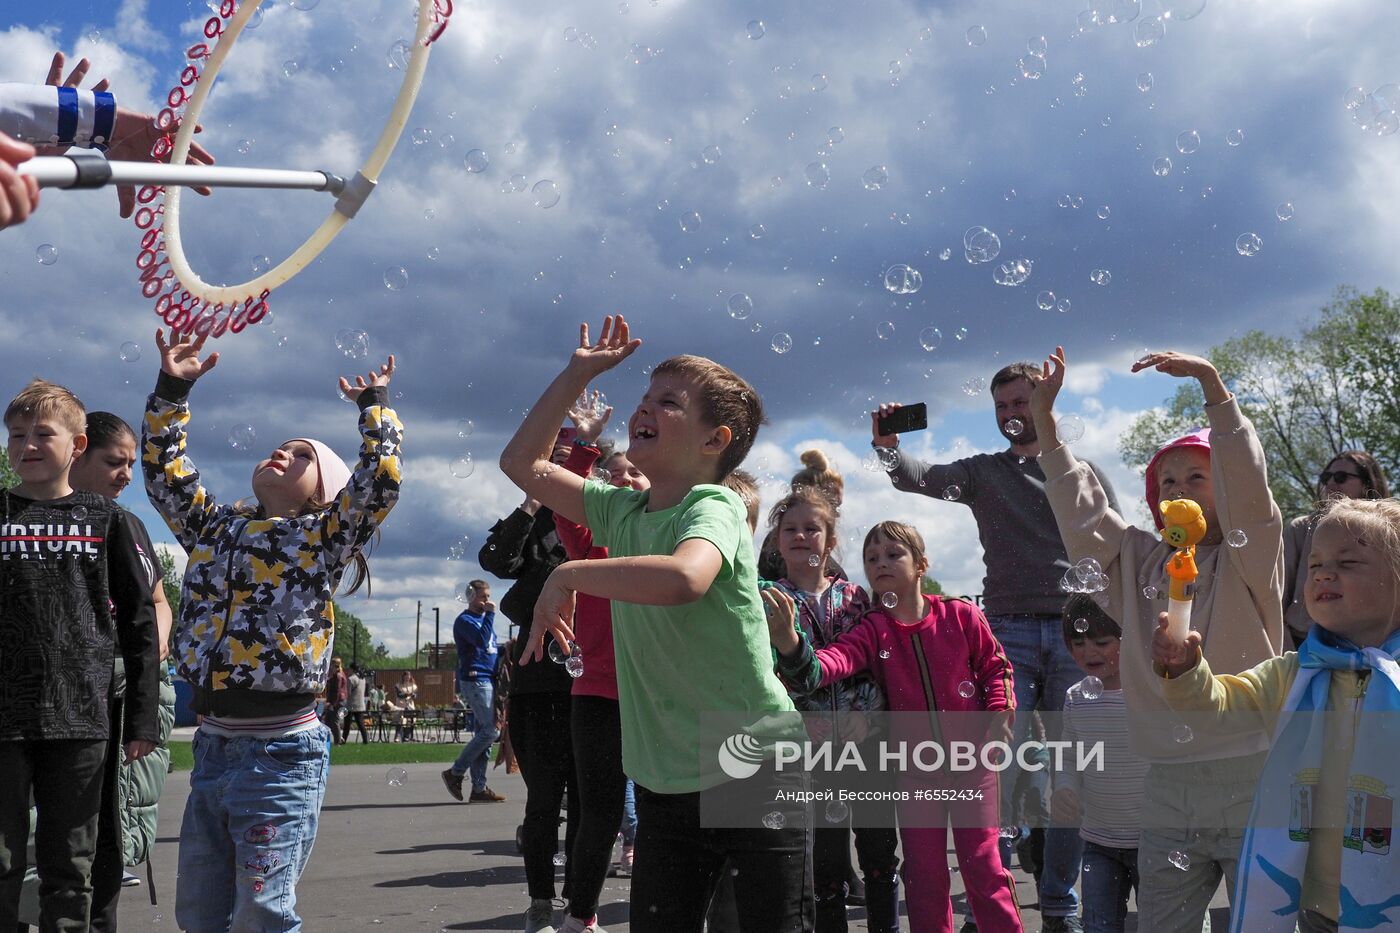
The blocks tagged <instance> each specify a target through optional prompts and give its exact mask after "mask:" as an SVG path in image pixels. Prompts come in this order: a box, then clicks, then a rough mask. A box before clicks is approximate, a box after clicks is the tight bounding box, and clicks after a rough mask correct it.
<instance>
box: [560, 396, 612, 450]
mask: <svg viewBox="0 0 1400 933" xmlns="http://www.w3.org/2000/svg"><path fill="white" fill-rule="evenodd" d="M602 394H603V393H601V392H599V391H598V390H597V389H594V390H593V394H592V396H591V397H590V396H589V394H588V392H584V393H583V394H582V395H580V396H579V397H578V401H576V402H574V404H573V406H572V407H571V408H570V409H569V420H570V421H572V422H573V423H574V427H575V428H577V429H578V439H579V440H581V441H583V442H584V443H586V444H592V443H593V442H594V441H596V440H597V439H598V436H599V435H600V434H602V433H603V428H605V427H607V426H608V419H609V418H611V417H612V412H613V410H612V406H611V405H608V406H606V407H604V408H601V409H600V408H599V407H598V399H599V397H600V396H601V395H602Z"/></svg>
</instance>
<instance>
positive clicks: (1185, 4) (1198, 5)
mask: <svg viewBox="0 0 1400 933" xmlns="http://www.w3.org/2000/svg"><path fill="white" fill-rule="evenodd" d="M1162 7H1163V10H1164V12H1163V13H1162V15H1163V16H1165V17H1167V18H1168V19H1172V20H1175V21H1177V22H1185V21H1186V20H1188V19H1195V18H1196V17H1197V16H1200V15H1201V11H1202V10H1204V9H1205V8H1206V0H1166V2H1164V3H1163V4H1162Z"/></svg>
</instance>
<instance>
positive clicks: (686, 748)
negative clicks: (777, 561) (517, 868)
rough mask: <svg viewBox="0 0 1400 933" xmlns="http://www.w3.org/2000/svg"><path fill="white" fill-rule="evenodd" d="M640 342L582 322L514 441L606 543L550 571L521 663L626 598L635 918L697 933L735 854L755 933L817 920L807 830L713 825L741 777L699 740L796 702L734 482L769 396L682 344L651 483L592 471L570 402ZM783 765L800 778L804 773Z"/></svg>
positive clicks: (670, 367)
mask: <svg viewBox="0 0 1400 933" xmlns="http://www.w3.org/2000/svg"><path fill="white" fill-rule="evenodd" d="M640 344H641V341H639V340H633V339H631V336H630V333H629V329H628V326H627V323H626V321H625V320H623V318H622V317H621V316H620V315H619V316H618V317H617V318H616V319H614V318H612V317H608V318H605V319H604V322H603V330H602V333H601V335H600V337H599V339H598V342H597V343H592V342H591V341H590V340H589V339H588V327H587V325H584V326H583V327H582V328H581V331H580V340H579V345H578V349H576V350H575V351H574V353H573V356H572V358H571V359H570V361H569V363H568V365H567V366H566V367H565V368H564V371H563V372H562V373H560V375H559V376H558V377H556V378H555V380H554V381H553V382H552V383H551V384H550V386H549V388H548V389H546V390H545V393H544V395H543V396H541V397H540V399H539V401H538V402H536V403H535V404H534V405H533V406H532V407H531V408H530V411H529V414H528V415H527V416H526V418H525V421H524V423H523V424H521V426H520V428H519V430H518V431H517V432H516V434H515V436H514V437H513V438H512V439H511V441H510V443H509V444H508V445H507V446H506V449H505V451H504V452H503V453H502V454H501V469H502V470H503V471H504V472H505V473H506V475H507V476H509V477H510V478H511V480H512V481H514V482H515V483H516V484H517V485H518V486H520V487H521V488H522V489H524V490H525V492H526V493H527V494H529V495H531V496H533V497H534V498H536V499H538V500H540V501H541V502H542V503H544V504H545V505H546V506H548V507H550V508H551V509H553V510H554V511H555V512H556V513H557V514H559V515H562V516H564V517H565V518H568V519H570V520H572V521H575V522H578V523H580V524H584V525H587V526H588V528H589V530H590V531H592V533H593V544H594V546H597V547H606V548H607V549H608V554H609V556H608V557H607V558H606V559H603V560H580V561H568V562H566V563H564V564H561V565H560V566H559V567H558V568H557V569H556V570H555V571H554V572H553V573H552V574H551V575H550V578H549V580H548V581H547V582H546V584H545V586H544V589H543V591H542V592H541V594H540V597H539V600H538V602H537V603H536V606H535V623H534V626H533V627H532V629H531V632H530V634H529V636H528V637H529V639H530V645H529V647H528V648H527V649H526V651H525V654H524V656H523V659H522V663H539V659H541V658H542V657H543V655H544V638H545V635H546V634H548V633H552V634H553V636H554V637H555V639H556V640H557V641H558V642H559V643H560V644H561V646H566V645H567V643H568V642H569V641H570V640H571V639H572V637H573V632H572V629H571V627H570V623H571V619H572V617H573V610H574V602H575V594H576V593H580V592H584V593H590V594H592V595H594V596H598V597H601V598H603V599H609V600H611V601H612V618H613V643H614V649H615V653H616V661H617V687H618V703H619V706H620V712H621V719H622V749H623V752H622V754H623V766H624V770H625V771H626V772H627V774H628V775H629V776H631V777H632V778H633V780H634V781H635V782H636V785H637V811H638V812H637V822H638V829H637V847H636V869H635V872H634V874H633V876H632V892H631V901H632V909H631V920H630V924H631V928H632V929H633V930H634V931H637V933H692V931H694V933H698V931H699V930H700V927H701V923H702V920H703V917H704V913H705V906H706V903H707V902H708V899H709V894H710V891H711V889H712V888H713V887H714V883H715V879H716V877H717V875H718V873H719V872H720V870H721V866H722V865H723V864H724V862H725V859H726V858H728V859H730V864H731V865H732V867H733V870H734V871H736V872H737V874H735V876H734V882H735V894H736V897H737V899H738V903H739V913H740V916H741V918H742V922H743V924H744V930H745V931H746V933H751V931H773V933H779V931H797V930H809V929H810V928H811V923H812V913H811V911H812V907H811V904H812V875H811V865H810V863H809V861H808V835H807V828H806V826H805V825H804V824H801V823H799V821H798V820H796V819H791V820H788V821H787V823H786V824H785V825H783V826H780V827H770V826H765V825H762V824H760V823H759V822H758V819H757V818H755V821H754V824H753V825H752V826H744V827H742V828H721V827H718V826H711V825H705V824H704V823H703V822H702V819H701V809H700V803H701V800H700V798H701V792H702V791H706V790H709V789H712V788H717V787H719V786H720V785H722V784H725V782H726V781H727V777H726V775H725V774H724V772H723V771H722V770H721V769H720V766H719V760H718V755H717V749H710V748H702V747H701V742H702V729H701V715H702V713H705V712H709V711H723V712H726V713H733V714H737V715H742V716H744V717H748V718H752V719H753V720H759V719H763V718H766V717H771V716H774V715H780V714H787V715H792V714H794V713H795V710H794V708H793V705H792V701H791V700H789V699H788V696H787V693H786V691H784V689H783V686H782V684H781V683H779V681H778V678H777V676H776V675H775V674H774V673H773V662H772V655H771V652H770V650H769V647H768V634H767V629H766V627H765V625H764V621H763V610H762V600H761V598H760V596H759V592H758V578H757V573H756V571H755V558H754V549H753V542H752V539H751V537H750V534H749V530H748V526H747V525H746V523H745V520H744V506H743V503H742V502H741V501H740V500H739V497H738V496H737V495H736V494H735V493H734V492H732V491H731V490H728V489H726V488H724V487H723V486H720V485H719V483H720V481H721V480H723V479H724V478H725V477H726V476H727V475H728V474H729V473H730V472H731V471H732V470H733V469H734V468H735V467H737V466H738V465H739V463H740V462H741V461H742V460H743V458H744V456H745V454H747V453H748V450H749V448H750V447H751V446H752V444H753V441H754V437H755V436H756V434H757V432H758V427H759V425H760V424H761V423H762V421H763V406H762V402H761V401H760V400H759V396H758V393H757V392H755V391H754V389H753V387H752V386H751V385H749V384H748V383H747V382H745V381H744V380H743V379H742V378H740V377H739V376H738V375H736V374H735V373H733V372H731V371H730V370H728V369H725V368H724V367H723V366H720V365H719V364H718V363H714V362H712V361H710V360H707V359H703V358H701V357H694V356H680V357H673V358H671V359H668V360H666V361H664V362H662V363H660V364H659V365H657V367H656V368H655V370H653V372H652V375H651V381H650V384H649V385H648V387H647V390H646V393H645V394H644V395H643V397H642V400H641V402H640V403H639V404H638V405H637V408H636V410H635V411H634V412H633V414H632V417H631V419H630V420H629V422H628V437H629V440H628V448H627V456H628V458H629V459H630V460H631V461H632V462H633V463H634V464H636V466H637V468H638V469H640V470H641V471H642V472H643V473H644V474H645V475H646V477H647V478H648V479H649V480H650V481H651V488H650V489H649V490H646V491H644V492H641V491H637V490H635V489H631V488H628V487H615V486H603V485H599V484H592V483H588V484H586V483H585V482H584V480H583V477H581V476H578V475H576V474H574V473H571V472H569V471H568V470H563V469H560V468H558V467H556V466H555V465H554V464H552V463H550V462H549V452H550V448H551V446H552V444H553V440H554V435H555V430H556V428H557V426H558V424H559V422H560V420H561V419H562V418H563V417H564V415H565V414H566V413H567V412H568V410H569V406H570V405H571V404H572V403H573V402H574V400H575V399H577V398H578V396H579V394H580V393H581V392H583V390H584V389H585V387H587V386H588V384H589V383H590V382H592V381H593V380H594V379H595V378H596V377H598V376H599V375H601V374H602V373H604V372H606V371H607V370H609V369H612V368H613V367H614V366H616V365H618V364H619V363H621V362H622V361H623V360H624V359H626V358H627V357H628V356H630V355H631V354H632V353H633V352H635V351H636V349H637V347H638V346H639V345H640ZM545 663H548V662H545ZM584 663H585V665H586V664H587V661H586V660H585V662H584ZM779 777H780V778H784V779H786V780H790V781H791V782H792V789H793V790H798V791H800V790H801V789H803V783H804V782H803V780H802V776H801V775H800V774H798V775H794V774H792V773H791V772H788V773H787V774H780V775H779ZM782 787H784V788H785V787H786V785H782ZM572 919H573V918H571V920H572ZM564 929H565V930H576V929H579V926H578V925H577V924H575V925H573V926H569V925H566V926H565V927H564Z"/></svg>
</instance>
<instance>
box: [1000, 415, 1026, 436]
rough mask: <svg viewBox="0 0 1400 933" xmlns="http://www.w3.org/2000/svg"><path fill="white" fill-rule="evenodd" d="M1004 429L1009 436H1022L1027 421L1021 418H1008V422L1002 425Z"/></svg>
mask: <svg viewBox="0 0 1400 933" xmlns="http://www.w3.org/2000/svg"><path fill="white" fill-rule="evenodd" d="M1002 430H1003V431H1005V432H1006V434H1007V436H1008V437H1020V436H1021V435H1022V434H1024V433H1025V430H1026V423H1025V422H1024V421H1022V420H1021V419H1020V418H1008V419H1007V420H1006V424H1004V425H1002Z"/></svg>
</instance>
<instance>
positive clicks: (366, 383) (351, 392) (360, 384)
mask: <svg viewBox="0 0 1400 933" xmlns="http://www.w3.org/2000/svg"><path fill="white" fill-rule="evenodd" d="M393 377H394V354H392V353H390V354H389V362H387V363H385V364H384V365H383V366H381V367H379V368H378V369H377V370H376V369H371V370H370V371H369V379H368V380H366V379H365V377H364V376H356V377H355V384H354V385H351V384H350V380H349V379H347V378H346V377H344V376H341V377H340V392H341V394H342V395H344V396H345V397H346V398H351V399H353V398H357V397H358V396H359V394H360V393H361V392H363V391H364V390H365V389H369V388H372V387H374V386H387V385H388V384H389V380H390V379H392V378H393Z"/></svg>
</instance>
